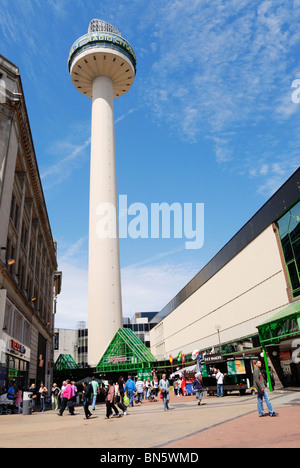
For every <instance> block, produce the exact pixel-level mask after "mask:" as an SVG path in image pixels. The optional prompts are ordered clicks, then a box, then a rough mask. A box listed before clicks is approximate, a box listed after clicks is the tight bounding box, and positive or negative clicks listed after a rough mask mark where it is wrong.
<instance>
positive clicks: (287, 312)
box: [256, 301, 300, 346]
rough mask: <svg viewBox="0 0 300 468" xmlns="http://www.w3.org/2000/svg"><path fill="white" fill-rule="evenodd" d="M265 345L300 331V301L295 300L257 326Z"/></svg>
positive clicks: (277, 341)
mask: <svg viewBox="0 0 300 468" xmlns="http://www.w3.org/2000/svg"><path fill="white" fill-rule="evenodd" d="M256 328H257V329H258V332H259V338H260V342H261V344H262V345H263V346H268V345H272V344H279V342H280V341H281V340H283V339H286V338H290V337H291V336H293V335H297V334H299V333H300V301H296V302H293V303H292V304H289V305H288V306H286V307H284V308H283V309H281V310H279V311H278V312H276V314H275V315H273V316H272V317H270V318H269V319H267V320H265V321H264V322H263V323H262V324H261V325H258V326H257V327H256Z"/></svg>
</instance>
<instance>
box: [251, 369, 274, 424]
mask: <svg viewBox="0 0 300 468" xmlns="http://www.w3.org/2000/svg"><path fill="white" fill-rule="evenodd" d="M253 383H254V386H255V387H256V389H257V409H258V415H259V417H260V418H262V417H263V416H267V415H265V414H264V408H263V398H264V399H265V402H266V405H267V408H268V410H269V416H272V417H273V416H278V413H275V411H274V409H273V405H272V403H271V401H270V399H269V396H268V393H267V390H266V384H265V381H264V378H263V374H262V370H261V361H256V362H255V364H254V371H253Z"/></svg>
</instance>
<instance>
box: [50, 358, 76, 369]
mask: <svg viewBox="0 0 300 468" xmlns="http://www.w3.org/2000/svg"><path fill="white" fill-rule="evenodd" d="M54 369H55V371H58V372H59V371H65V370H71V369H78V365H77V364H76V362H75V361H74V359H73V357H72V356H71V354H60V355H59V357H58V359H57V361H56V363H55V366H54Z"/></svg>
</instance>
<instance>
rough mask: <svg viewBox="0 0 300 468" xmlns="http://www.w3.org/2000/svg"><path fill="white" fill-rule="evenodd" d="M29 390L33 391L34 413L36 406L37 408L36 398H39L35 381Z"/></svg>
mask: <svg viewBox="0 0 300 468" xmlns="http://www.w3.org/2000/svg"><path fill="white" fill-rule="evenodd" d="M28 391H29V392H31V393H32V396H31V412H32V413H33V412H34V408H35V403H36V398H37V395H38V391H37V388H36V385H35V383H32V384H31V385H30V387H29V389H28Z"/></svg>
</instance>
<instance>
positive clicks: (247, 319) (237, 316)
mask: <svg viewBox="0 0 300 468" xmlns="http://www.w3.org/2000/svg"><path fill="white" fill-rule="evenodd" d="M282 311H284V312H282ZM276 317H277V318H276ZM298 318H299V320H298V321H297V319H298ZM155 319H156V320H157V322H158V323H157V324H156V325H155V327H153V328H152V329H151V331H150V341H151V351H152V354H153V355H154V356H155V358H156V359H158V360H161V359H168V358H169V356H173V357H175V358H176V356H177V355H178V353H179V352H180V351H181V352H182V353H184V354H185V355H189V354H191V353H192V352H193V350H195V349H197V350H199V351H200V352H203V353H204V352H211V350H212V349H215V350H217V349H220V346H221V350H222V353H223V354H225V355H233V354H234V353H242V354H245V355H247V354H253V353H259V352H261V349H262V345H263V347H264V348H265V349H266V351H267V352H268V356H269V358H270V360H271V361H272V363H273V364H274V367H276V369H277V374H278V375H279V377H280V379H281V380H282V381H283V383H286V382H291V381H293V382H295V381H298V382H299V383H300V365H299V364H298V363H297V362H294V361H293V356H292V355H293V348H292V346H293V343H295V341H294V340H295V338H297V336H298V337H299V338H300V169H298V170H297V171H296V172H295V173H294V174H293V175H292V176H291V177H290V178H289V179H288V180H287V181H286V183H284V184H283V186H282V187H281V188H280V189H279V190H278V191H277V192H276V193H275V194H274V195H273V196H272V197H271V198H270V199H269V200H268V202H267V203H265V204H264V205H263V206H262V208H261V209H260V210H259V211H258V212H257V213H256V214H255V215H254V216H253V217H252V218H251V219H250V220H249V221H248V222H247V223H246V224H245V225H244V226H243V227H242V228H241V229H240V230H239V231H238V233H237V234H236V235H235V236H234V237H233V238H232V239H231V240H230V241H229V242H228V243H227V244H226V245H225V246H224V247H223V248H222V249H221V250H220V251H219V252H218V253H217V254H216V255H215V257H214V258H212V260H211V261H210V262H209V263H208V264H207V265H206V266H205V267H204V268H203V269H202V270H201V271H200V272H199V273H198V274H197V275H196V276H195V277H194V278H193V279H192V280H191V281H190V282H189V283H188V284H187V285H186V286H185V287H184V288H183V289H182V290H181V291H180V292H179V293H178V294H177V295H176V296H175V297H174V298H173V299H172V300H171V301H170V302H169V304H167V305H166V306H165V307H164V308H163V309H162V310H161V311H160V312H159V313H158V314H157V316H156V317H155ZM283 319H284V322H285V327H284V326H283ZM288 323H290V327H292V328H289V325H288ZM261 324H264V326H263V328H260V325H261ZM271 345H272V348H271V347H270V346H271ZM275 345H276V349H274V346H275ZM298 354H299V353H298ZM273 361H274V362H273ZM281 370H282V372H281Z"/></svg>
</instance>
